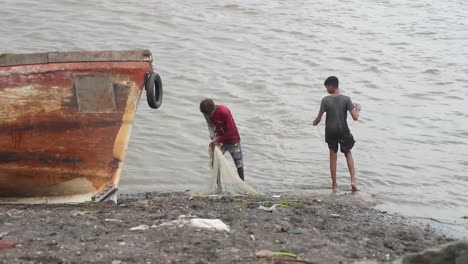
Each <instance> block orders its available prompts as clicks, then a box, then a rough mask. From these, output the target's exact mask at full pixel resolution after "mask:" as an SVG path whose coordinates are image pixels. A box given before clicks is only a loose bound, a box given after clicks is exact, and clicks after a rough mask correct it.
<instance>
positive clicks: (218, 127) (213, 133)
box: [200, 98, 244, 180]
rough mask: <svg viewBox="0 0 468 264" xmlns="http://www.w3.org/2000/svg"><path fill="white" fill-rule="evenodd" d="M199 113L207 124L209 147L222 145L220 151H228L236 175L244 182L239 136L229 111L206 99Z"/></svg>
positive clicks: (202, 102) (201, 104) (201, 103)
mask: <svg viewBox="0 0 468 264" xmlns="http://www.w3.org/2000/svg"><path fill="white" fill-rule="evenodd" d="M200 112H202V113H203V115H204V116H205V119H206V122H207V123H208V130H209V131H210V138H211V140H212V141H211V143H210V146H213V145H214V144H220V145H221V144H222V145H221V150H222V151H223V153H225V152H226V151H228V152H229V153H230V154H231V156H232V158H233V160H234V163H235V164H236V168H237V173H238V174H239V177H240V178H241V179H242V180H244V163H243V161H242V149H241V145H240V136H239V131H238V130H237V126H236V123H235V122H234V118H232V115H231V111H229V109H228V108H227V107H226V106H224V105H215V103H214V102H213V100H212V99H209V98H207V99H204V100H203V101H201V102H200Z"/></svg>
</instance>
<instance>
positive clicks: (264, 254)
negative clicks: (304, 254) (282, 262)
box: [255, 249, 297, 258]
mask: <svg viewBox="0 0 468 264" xmlns="http://www.w3.org/2000/svg"><path fill="white" fill-rule="evenodd" d="M255 256H256V257H259V258H274V257H280V258H281V257H289V258H297V255H296V254H293V253H288V252H275V251H271V250H268V249H261V250H259V251H257V252H256V253H255Z"/></svg>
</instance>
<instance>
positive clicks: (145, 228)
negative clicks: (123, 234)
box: [130, 225, 150, 231]
mask: <svg viewBox="0 0 468 264" xmlns="http://www.w3.org/2000/svg"><path fill="white" fill-rule="evenodd" d="M149 228H150V227H149V226H148V225H139V226H135V227H132V228H130V231H138V230H143V231H144V230H148V229H149Z"/></svg>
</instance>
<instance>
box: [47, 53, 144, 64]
mask: <svg viewBox="0 0 468 264" xmlns="http://www.w3.org/2000/svg"><path fill="white" fill-rule="evenodd" d="M95 61H152V55H151V52H150V51H149V50H128V51H76V52H53V53H52V52H51V53H49V63H53V62H95Z"/></svg>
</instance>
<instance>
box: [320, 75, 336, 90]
mask: <svg viewBox="0 0 468 264" xmlns="http://www.w3.org/2000/svg"><path fill="white" fill-rule="evenodd" d="M323 85H325V86H328V85H331V86H333V87H335V88H338V87H339V85H340V82H339V81H338V78H336V76H330V77H328V78H327V79H326V80H325V82H324V83H323Z"/></svg>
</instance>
